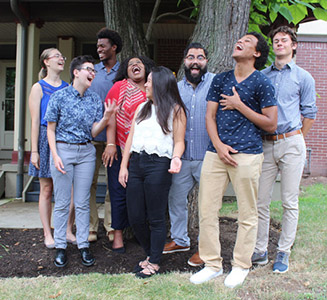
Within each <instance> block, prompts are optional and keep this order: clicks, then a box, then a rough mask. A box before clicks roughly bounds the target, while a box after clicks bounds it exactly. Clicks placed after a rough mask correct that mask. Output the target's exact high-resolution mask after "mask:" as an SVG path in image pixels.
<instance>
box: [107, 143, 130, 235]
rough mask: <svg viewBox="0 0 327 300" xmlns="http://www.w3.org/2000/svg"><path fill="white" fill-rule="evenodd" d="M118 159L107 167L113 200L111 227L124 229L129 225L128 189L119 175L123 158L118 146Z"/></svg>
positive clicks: (111, 200) (111, 198)
mask: <svg viewBox="0 0 327 300" xmlns="http://www.w3.org/2000/svg"><path fill="white" fill-rule="evenodd" d="M117 157H118V160H115V159H114V162H113V163H112V166H111V167H109V166H108V167H107V173H108V189H109V196H110V202H111V227H112V228H113V229H117V230H123V229H124V228H126V227H128V217H127V208H126V190H125V188H124V187H123V186H122V185H121V184H120V183H119V181H118V175H119V169H120V163H121V160H122V155H121V150H120V147H118V146H117Z"/></svg>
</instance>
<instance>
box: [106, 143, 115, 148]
mask: <svg viewBox="0 0 327 300" xmlns="http://www.w3.org/2000/svg"><path fill="white" fill-rule="evenodd" d="M108 146H116V145H115V144H112V143H110V144H107V146H106V147H108Z"/></svg>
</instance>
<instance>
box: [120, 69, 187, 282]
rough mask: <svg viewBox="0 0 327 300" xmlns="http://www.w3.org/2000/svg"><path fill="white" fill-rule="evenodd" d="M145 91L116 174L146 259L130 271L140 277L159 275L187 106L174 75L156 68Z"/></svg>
mask: <svg viewBox="0 0 327 300" xmlns="http://www.w3.org/2000/svg"><path fill="white" fill-rule="evenodd" d="M145 87H146V96H147V99H148V101H147V102H145V103H142V104H140V106H139V107H138V108H137V111H136V113H135V116H134V120H133V124H132V127H131V130H130V134H129V136H128V139H127V142H126V146H125V150H124V154H123V159H122V163H121V167H120V173H119V182H120V183H121V184H122V185H123V186H124V187H127V191H126V192H127V193H126V197H127V211H128V219H129V223H130V225H131V226H132V228H133V230H134V233H135V236H136V238H137V239H138V241H139V242H140V244H141V246H142V247H143V249H144V251H145V253H146V256H147V258H146V259H145V260H144V261H141V262H140V263H139V264H138V265H137V266H136V267H135V270H134V271H135V273H136V276H137V277H141V278H146V277H150V276H152V275H154V274H157V273H158V271H159V262H160V258H161V255H162V251H163V248H164V244H165V240H166V218H165V215H166V208H167V202H168V193H169V188H170V185H171V173H178V172H179V171H180V169H181V166H182V162H181V159H180V158H181V156H182V154H183V152H184V149H185V144H184V136H185V129H186V114H185V106H184V103H183V102H182V99H181V97H180V95H179V92H178V88H177V83H176V78H175V76H174V75H173V73H172V72H171V71H170V70H169V69H167V68H165V67H155V68H153V69H152V72H151V73H150V74H149V76H148V80H147V82H146V83H145ZM128 163H129V168H128V169H127V167H128Z"/></svg>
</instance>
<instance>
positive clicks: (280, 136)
mask: <svg viewBox="0 0 327 300" xmlns="http://www.w3.org/2000/svg"><path fill="white" fill-rule="evenodd" d="M297 134H302V130H301V129H298V130H294V131H290V132H286V133H282V134H275V135H264V136H263V137H262V138H263V139H264V140H266V141H278V140H282V139H285V138H288V137H290V136H293V135H297Z"/></svg>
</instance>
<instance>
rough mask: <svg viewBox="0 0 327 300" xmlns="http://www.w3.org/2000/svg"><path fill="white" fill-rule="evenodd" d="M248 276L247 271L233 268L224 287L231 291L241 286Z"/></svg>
mask: <svg viewBox="0 0 327 300" xmlns="http://www.w3.org/2000/svg"><path fill="white" fill-rule="evenodd" d="M248 274H249V269H243V268H241V267H233V268H232V271H231V272H230V273H229V274H228V275H227V277H226V279H225V282H224V284H225V286H227V287H229V288H231V289H233V288H234V287H236V286H238V285H241V284H242V283H243V282H244V279H245V278H246V276H247V275H248Z"/></svg>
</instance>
